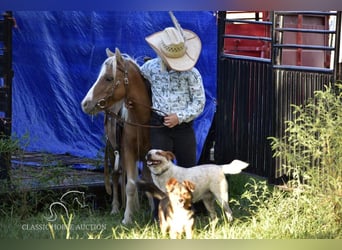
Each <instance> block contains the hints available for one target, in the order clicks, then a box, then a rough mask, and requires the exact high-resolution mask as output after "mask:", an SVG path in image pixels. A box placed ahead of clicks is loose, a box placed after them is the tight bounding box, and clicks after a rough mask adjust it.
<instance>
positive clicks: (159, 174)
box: [151, 168, 169, 176]
mask: <svg viewBox="0 0 342 250" xmlns="http://www.w3.org/2000/svg"><path fill="white" fill-rule="evenodd" d="M167 170H169V168H166V169H165V170H164V171H162V172H161V173H158V174H155V173H153V172H152V171H151V174H153V175H155V176H161V175H162V174H164V173H165V172H166V171H167Z"/></svg>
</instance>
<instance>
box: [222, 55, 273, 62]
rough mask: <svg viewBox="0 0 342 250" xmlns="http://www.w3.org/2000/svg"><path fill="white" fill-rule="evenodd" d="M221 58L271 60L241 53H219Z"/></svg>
mask: <svg viewBox="0 0 342 250" xmlns="http://www.w3.org/2000/svg"><path fill="white" fill-rule="evenodd" d="M220 57H221V58H231V59H241V60H249V61H256V62H265V63H269V62H271V59H268V58H261V57H254V56H243V55H234V54H221V56H220Z"/></svg>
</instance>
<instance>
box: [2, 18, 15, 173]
mask: <svg viewBox="0 0 342 250" xmlns="http://www.w3.org/2000/svg"><path fill="white" fill-rule="evenodd" d="M2 16H3V19H2V20H0V140H6V139H8V138H9V137H10V136H11V121H12V78H13V70H12V27H13V25H14V20H13V17H12V13H11V12H10V11H7V12H5V13H4V14H3V15H2ZM0 143H2V141H0ZM10 160H11V153H10V152H6V151H4V150H3V148H2V149H1V151H0V179H9V169H10Z"/></svg>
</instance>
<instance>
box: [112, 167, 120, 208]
mask: <svg viewBox="0 0 342 250" xmlns="http://www.w3.org/2000/svg"><path fill="white" fill-rule="evenodd" d="M119 178H120V173H119V172H114V173H113V175H112V182H113V200H112V211H111V212H110V214H117V213H119V212H120V202H119Z"/></svg>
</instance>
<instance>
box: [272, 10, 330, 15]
mask: <svg viewBox="0 0 342 250" xmlns="http://www.w3.org/2000/svg"><path fill="white" fill-rule="evenodd" d="M275 13H276V14H277V15H282V16H286V15H316V16H318V15H320V16H327V15H336V12H327V11H276V12H275Z"/></svg>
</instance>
